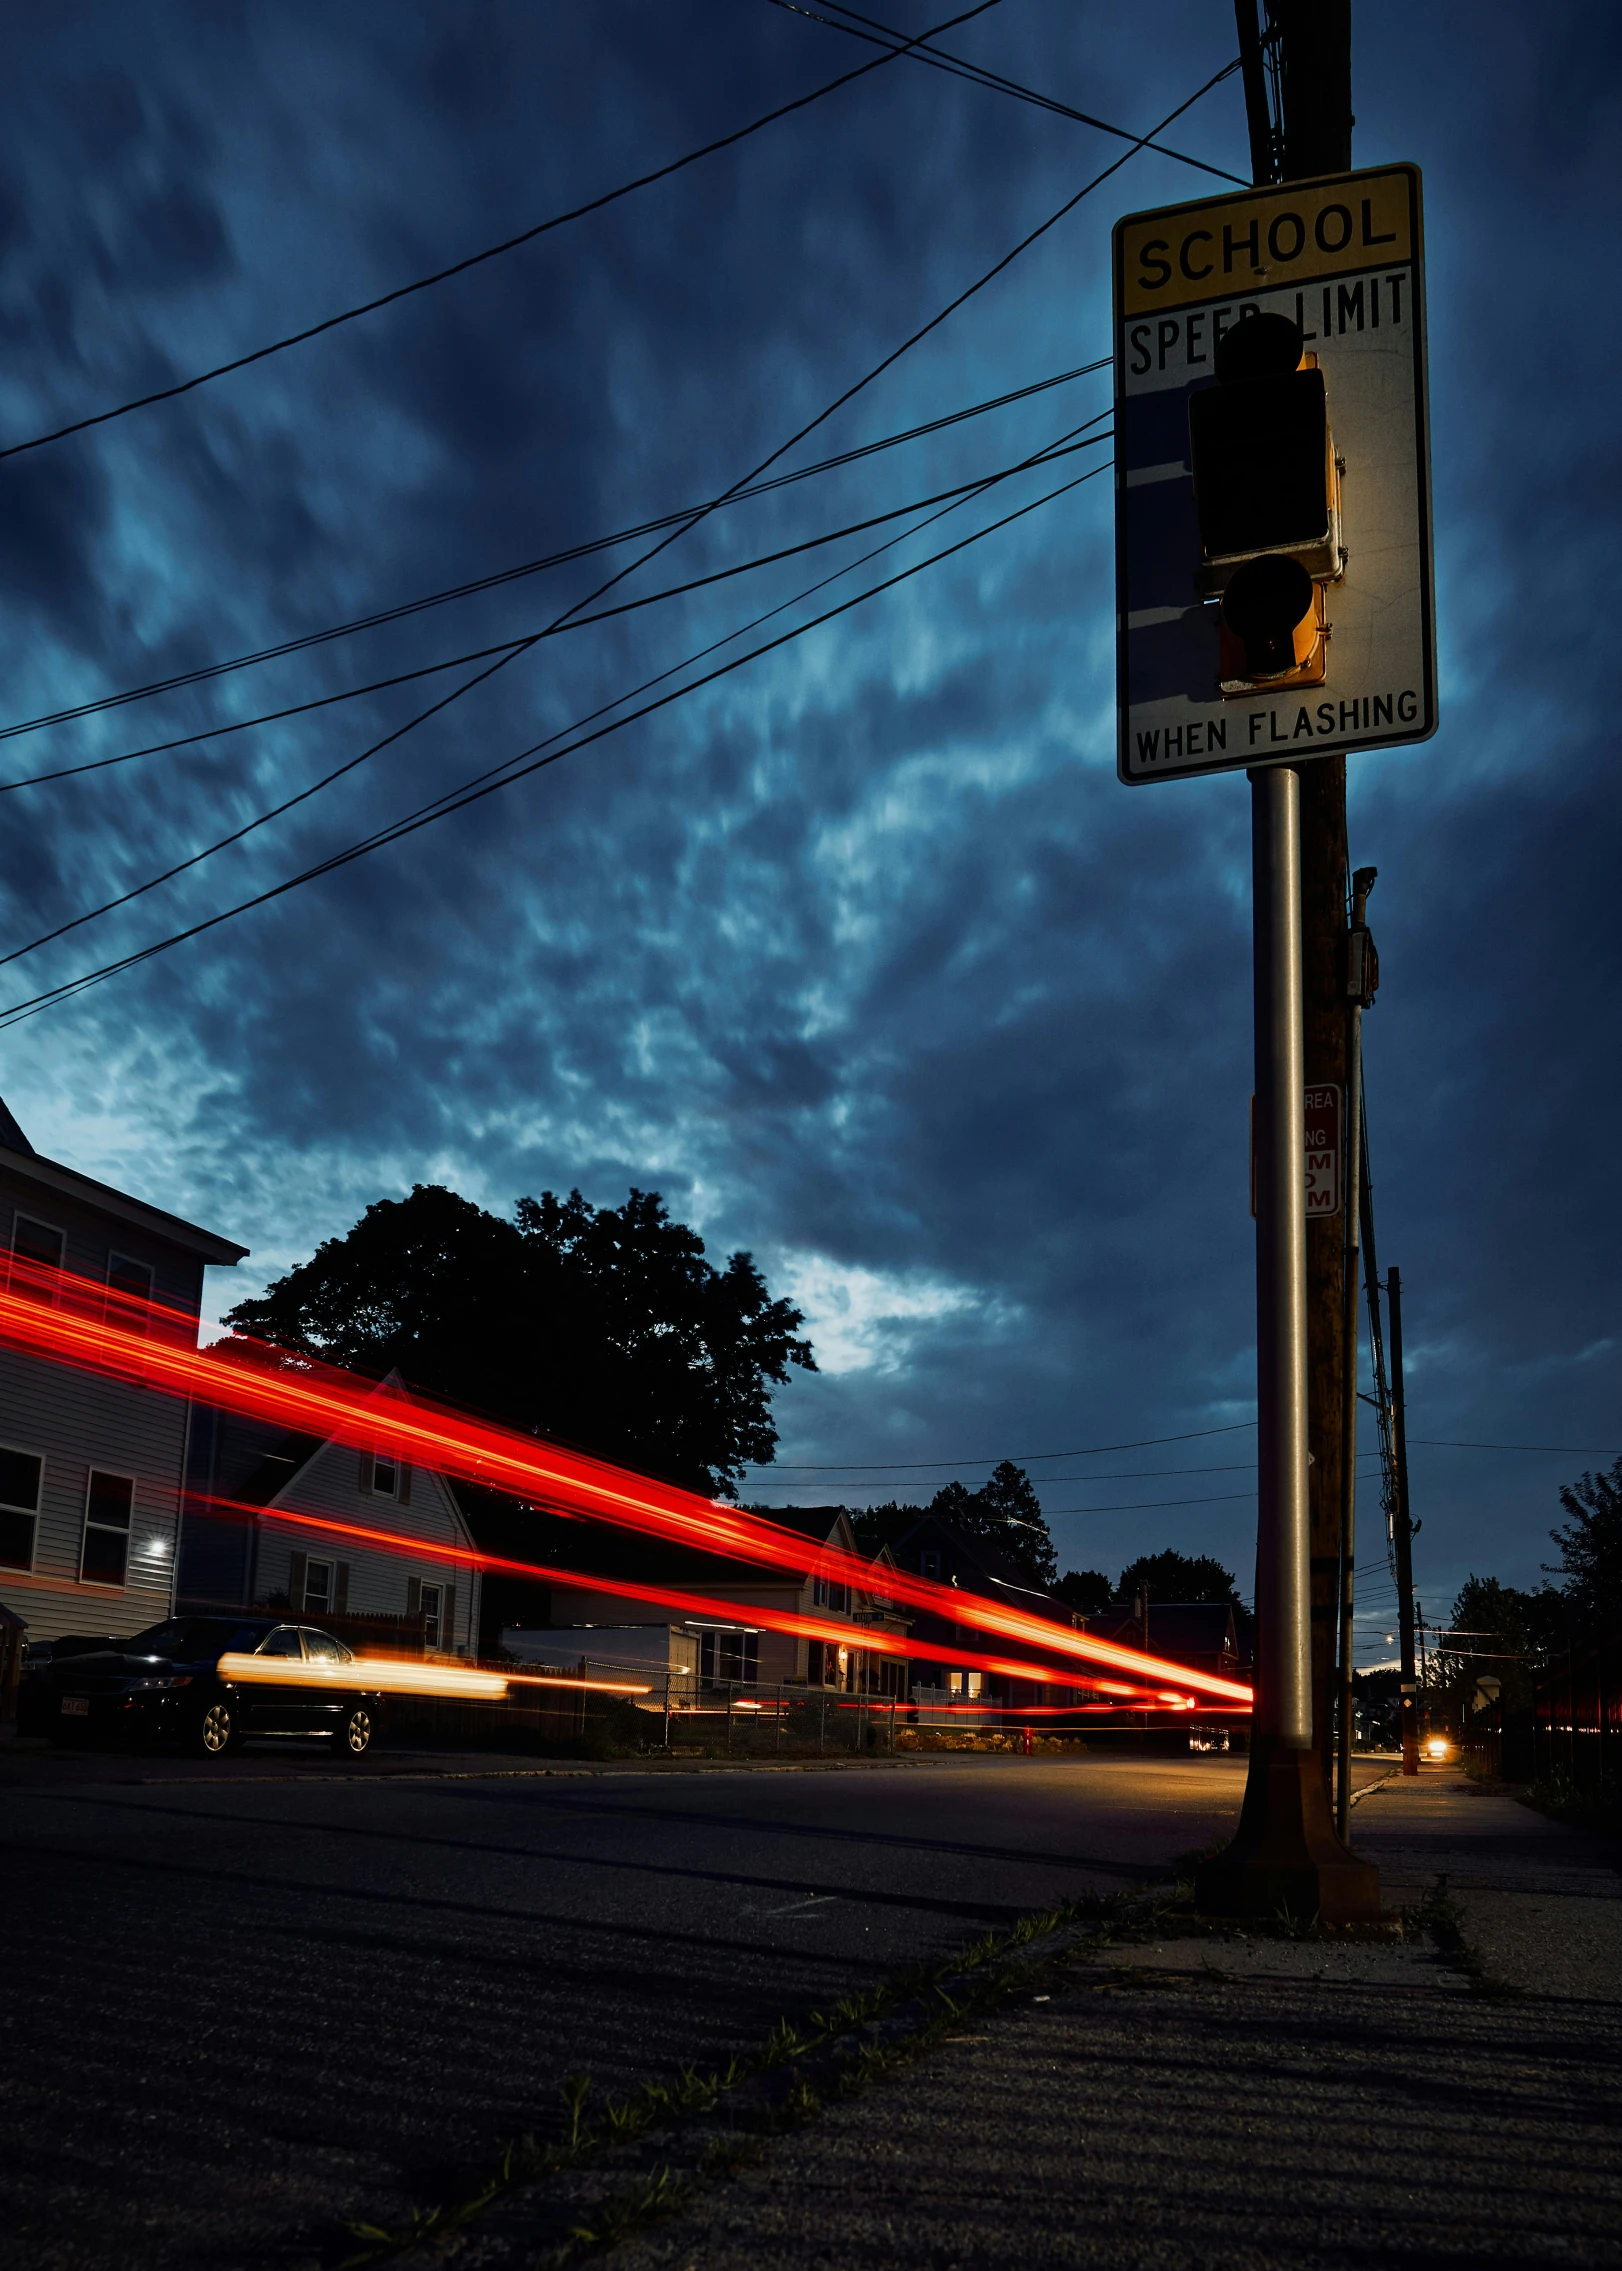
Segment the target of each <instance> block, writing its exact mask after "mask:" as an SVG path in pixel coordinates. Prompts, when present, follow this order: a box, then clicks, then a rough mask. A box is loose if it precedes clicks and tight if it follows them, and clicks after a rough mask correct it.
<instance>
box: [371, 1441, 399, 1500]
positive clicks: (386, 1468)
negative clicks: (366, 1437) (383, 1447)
mask: <svg viewBox="0 0 1622 2271" xmlns="http://www.w3.org/2000/svg"><path fill="white" fill-rule="evenodd" d="M399 1488H400V1469H399V1466H398V1464H397V1463H396V1461H395V1460H394V1459H393V1458H392V1457H391V1456H390V1455H389V1453H388V1452H387V1451H374V1452H373V1454H372V1491H373V1495H374V1496H375V1497H378V1498H393V1497H395V1496H396V1495H397V1494H398V1492H399Z"/></svg>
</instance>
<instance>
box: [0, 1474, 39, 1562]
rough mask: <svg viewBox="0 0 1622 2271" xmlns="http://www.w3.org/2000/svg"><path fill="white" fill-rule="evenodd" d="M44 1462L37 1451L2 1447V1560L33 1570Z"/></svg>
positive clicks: (0, 1506)
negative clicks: (35, 1530) (35, 1532)
mask: <svg viewBox="0 0 1622 2271" xmlns="http://www.w3.org/2000/svg"><path fill="white" fill-rule="evenodd" d="M44 1473H45V1461H44V1460H43V1459H42V1458H41V1457H40V1456H39V1454H38V1453H37V1452H36V1451H12V1450H6V1449H0V1563H3V1564H4V1565H5V1567H6V1568H7V1569H32V1567H33V1566H34V1529H35V1525H36V1523H37V1522H38V1519H39V1490H40V1482H41V1479H42V1477H43V1475H44Z"/></svg>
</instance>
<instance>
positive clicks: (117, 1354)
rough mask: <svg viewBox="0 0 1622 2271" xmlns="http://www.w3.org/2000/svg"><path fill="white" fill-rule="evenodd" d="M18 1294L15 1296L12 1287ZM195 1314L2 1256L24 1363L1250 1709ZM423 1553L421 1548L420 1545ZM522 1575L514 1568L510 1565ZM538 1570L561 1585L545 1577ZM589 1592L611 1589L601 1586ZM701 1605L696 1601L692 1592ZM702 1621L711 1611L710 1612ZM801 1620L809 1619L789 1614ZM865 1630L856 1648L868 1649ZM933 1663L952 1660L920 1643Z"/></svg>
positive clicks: (1191, 1676) (1212, 1688)
mask: <svg viewBox="0 0 1622 2271" xmlns="http://www.w3.org/2000/svg"><path fill="white" fill-rule="evenodd" d="M19 1288H22V1289H24V1290H19ZM195 1330H196V1320H195V1318H193V1317H192V1316H190V1315H189V1314H188V1313H186V1312H183V1311H176V1310H173V1309H169V1308H167V1307H165V1306H164V1305H163V1304H161V1303H158V1302H153V1301H142V1300H140V1299H138V1298H136V1297H135V1296H132V1295H127V1294H121V1293H118V1292H116V1291H114V1290H113V1289H112V1288H110V1287H107V1286H104V1285H98V1284H97V1283H95V1281H94V1280H92V1279H87V1278H81V1277H75V1276H74V1275H72V1273H70V1272H68V1271H62V1270H54V1269H50V1268H47V1267H45V1266H43V1265H41V1264H37V1263H30V1262H27V1261H25V1260H24V1259H23V1257H22V1256H20V1255H13V1256H12V1257H11V1273H10V1280H9V1283H8V1286H7V1289H6V1290H5V1292H4V1293H0V1343H4V1344H5V1345H7V1346H10V1347H12V1348H15V1349H18V1350H21V1351H22V1352H24V1353H25V1354H29V1355H33V1356H36V1357H42V1358H45V1359H47V1360H49V1361H51V1362H55V1363H59V1364H67V1365H71V1366H73V1367H74V1368H75V1369H76V1370H80V1371H88V1372H94V1373H97V1374H99V1375H101V1376H102V1377H104V1378H111V1379H122V1380H133V1381H138V1382H140V1383H141V1384H143V1385H144V1386H147V1387H150V1388H155V1389H159V1390H161V1391H163V1392H165V1393H167V1394H170V1395H173V1396H177V1397H180V1398H183V1399H195V1400H196V1401H198V1402H201V1403H207V1404H212V1405H215V1406H217V1407H219V1408H221V1409H223V1410H227V1411H232V1412H236V1413H237V1414H239V1415H240V1416H243V1417H246V1418H252V1419H265V1420H273V1421H275V1422H277V1423H278V1424H279V1425H281V1426H283V1427H287V1428H289V1429H292V1430H294V1431H296V1432H298V1433H300V1434H305V1435H311V1436H314V1437H315V1438H316V1439H317V1440H318V1441H334V1442H340V1443H345V1444H349V1445H351V1446H353V1447H355V1448H357V1449H361V1450H375V1449H377V1448H379V1447H383V1448H386V1449H388V1450H389V1451H391V1452H392V1453H393V1454H394V1455H395V1456H396V1457H397V1458H401V1459H405V1460H408V1461H410V1462H411V1463H412V1464H413V1465H416V1466H421V1467H425V1468H428V1469H430V1470H438V1471H439V1472H441V1473H444V1474H450V1475H455V1476H458V1477H459V1478H461V1479H462V1480H463V1481H466V1482H476V1483H481V1484H483V1485H485V1486H486V1487H487V1488H491V1489H495V1490H500V1491H505V1492H507V1493H509V1494H510V1495H511V1496H513V1497H517V1498H521V1499H525V1500H530V1501H534V1500H540V1501H542V1502H543V1503H545V1504H546V1505H548V1506H550V1507H552V1508H554V1509H555V1510H556V1511H557V1512H559V1513H563V1514H570V1515H575V1516H586V1517H590V1518H594V1519H597V1520H600V1521H605V1522H608V1523H612V1524H615V1525H617V1526H619V1527H621V1528H625V1529H630V1530H633V1531H636V1532H639V1533H640V1534H642V1535H644V1536H650V1537H659V1538H665V1539H670V1540H673V1541H676V1542H678V1543H680V1544H684V1545H688V1546H692V1547H694V1548H696V1549H698V1550H699V1551H701V1552H704V1553H710V1554H717V1555H721V1556H723V1557H725V1558H728V1559H732V1560H738V1561H744V1562H751V1563H754V1564H755V1565H756V1566H762V1565H764V1566H766V1567H769V1568H776V1569H785V1570H791V1571H793V1572H794V1573H795V1574H796V1575H799V1576H806V1575H810V1574H812V1573H815V1574H817V1575H819V1576H826V1577H830V1578H834V1579H837V1580H839V1581H841V1582H843V1583H846V1584H850V1585H853V1586H855V1587H856V1588H857V1589H858V1590H859V1591H862V1592H873V1591H875V1590H878V1589H879V1585H882V1591H883V1593H884V1595H885V1597H886V1598H889V1599H893V1600H897V1601H901V1602H904V1603H905V1604H906V1605H907V1606H908V1607H911V1608H920V1609H923V1610H925V1611H928V1612H930V1613H932V1614H934V1615H936V1616H938V1617H942V1618H944V1619H945V1620H947V1621H948V1622H950V1623H953V1624H956V1625H959V1626H962V1625H968V1626H970V1627H972V1628H974V1629H975V1630H977V1631H980V1632H983V1633H986V1634H988V1635H989V1636H991V1637H992V1638H994V1639H996V1640H1000V1641H1002V1642H1004V1643H1006V1642H1009V1641H1013V1642H1014V1643H1016V1644H1017V1645H1019V1646H1022V1647H1025V1648H1031V1649H1035V1650H1036V1651H1038V1652H1039V1653H1040V1654H1041V1655H1042V1656H1045V1657H1049V1658H1052V1657H1055V1656H1057V1657H1059V1658H1061V1659H1065V1660H1073V1663H1074V1666H1075V1667H1077V1668H1079V1667H1080V1666H1083V1665H1085V1666H1087V1667H1088V1668H1089V1669H1090V1670H1091V1669H1092V1668H1094V1667H1102V1668H1106V1669H1108V1670H1110V1671H1113V1672H1116V1673H1118V1674H1119V1673H1124V1674H1127V1675H1128V1676H1132V1675H1136V1683H1137V1684H1136V1687H1135V1689H1134V1692H1137V1691H1138V1690H1139V1689H1141V1688H1142V1687H1144V1686H1149V1687H1151V1688H1152V1689H1154V1690H1158V1689H1159V1688H1160V1687H1161V1686H1162V1685H1163V1684H1165V1683H1168V1682H1171V1681H1175V1682H1176V1683H1177V1686H1178V1688H1179V1689H1182V1688H1185V1687H1192V1688H1195V1689H1197V1690H1198V1691H1200V1692H1201V1693H1202V1694H1204V1695H1206V1696H1209V1697H1212V1698H1217V1699H1220V1700H1221V1701H1222V1702H1224V1703H1228V1704H1237V1705H1248V1704H1249V1703H1250V1702H1251V1700H1252V1697H1251V1690H1250V1689H1249V1688H1248V1687H1246V1686H1244V1685H1242V1684H1241V1683H1240V1682H1238V1681H1236V1680H1227V1679H1223V1678H1221V1677H1219V1676H1218V1675H1217V1674H1215V1673H1210V1672H1201V1671H1196V1670H1194V1669H1193V1668H1192V1667H1190V1666H1189V1665H1186V1664H1176V1663H1172V1662H1170V1661H1168V1660H1167V1659H1165V1658H1163V1657H1159V1656H1152V1655H1149V1654H1147V1653H1146V1652H1144V1651H1142V1650H1139V1649H1134V1648H1124V1647H1122V1646H1120V1645H1119V1644H1118V1643H1117V1642H1114V1641H1108V1640H1100V1639H1098V1638H1097V1637H1095V1636H1094V1635H1093V1634H1091V1633H1083V1632H1079V1631H1076V1630H1073V1629H1069V1630H1067V1629H1066V1628H1065V1627H1064V1626H1062V1625H1055V1624H1052V1623H1050V1622H1049V1621H1048V1620H1047V1619H1046V1618H1043V1617H1038V1616H1033V1615H1031V1614H1030V1613H1029V1612H1028V1611H1025V1610H1021V1609H1014V1608H1009V1607H1007V1606H1005V1605H1004V1604H1003V1603H1001V1602H999V1601H993V1600H989V1599H987V1598H986V1597H985V1596H984V1595H982V1594H978V1593H967V1592H963V1591H961V1590H960V1589H959V1588H958V1587H957V1586H954V1585H945V1584H940V1583H938V1582H936V1581H934V1580H932V1579H929V1578H922V1577H913V1576H911V1575H910V1574H909V1573H908V1572H906V1571H900V1570H886V1571H885V1572H884V1574H883V1577H882V1579H881V1580H880V1581H879V1582H878V1584H876V1583H875V1576H874V1572H873V1570H872V1569H871V1567H870V1566H869V1565H868V1563H867V1562H865V1561H864V1560H863V1559H862V1558H861V1556H860V1555H858V1554H851V1553H846V1552H844V1551H843V1550H841V1549H839V1548H837V1547H832V1546H827V1545H816V1544H813V1543H812V1541H810V1540H809V1539H807V1538H805V1537H802V1536H801V1535H800V1534H799V1533H798V1532H797V1531H792V1530H784V1529H779V1528H778V1527H777V1526H776V1525H775V1524H773V1523H769V1522H763V1521H761V1520H759V1519H758V1518H757V1517H756V1516H753V1515H749V1514H745V1513H743V1512H742V1511H741V1510H740V1509H738V1508H736V1507H731V1506H723V1505H719V1504H717V1503H716V1502H715V1501H713V1500H711V1499H705V1498H701V1497H699V1496H698V1495H697V1494H696V1493H695V1492H692V1491H685V1490H679V1489H677V1488H676V1487H675V1486H674V1485H673V1484H670V1483H661V1482H655V1481H652V1480H650V1479H649V1478H648V1477H646V1476H643V1475H636V1474H632V1473H629V1472H628V1471H627V1470H625V1469H624V1468H620V1467H613V1466H610V1465H609V1464H608V1463H607V1462H606V1461H604V1460H600V1459H591V1458H587V1457H585V1456H584V1455H583V1454H582V1453H580V1452H575V1451H565V1450H563V1449H561V1448H560V1447H559V1446H558V1445H556V1444H552V1443H546V1442H543V1441H541V1440H539V1439H537V1438H536V1437H533V1436H527V1435H522V1434H520V1433H519V1432H518V1431H517V1430H516V1429H512V1428H505V1427H498V1426H494V1425H492V1424H491V1423H490V1422H488V1421H483V1420H478V1419H474V1418H472V1417H471V1416H469V1415H468V1414H466V1413H461V1412H455V1411H452V1410H450V1409H448V1408H445V1407H441V1406H438V1405H435V1404H433V1403H432V1402H429V1401H425V1400H423V1399H421V1398H414V1399H413V1400H412V1401H411V1402H409V1403H407V1402H405V1401H404V1400H403V1399H400V1398H396V1397H395V1396H394V1395H393V1394H392V1393H391V1392H390V1391H389V1390H388V1389H386V1388H384V1387H380V1386H379V1384H378V1383H377V1382H376V1381H372V1380H365V1379H361V1378H359V1377H357V1376H356V1375H354V1374H352V1373H347V1372H344V1371H342V1370H340V1369H339V1367H337V1366H336V1365H329V1364H324V1363H317V1362H315V1361H312V1360H309V1359H306V1358H303V1357H294V1356H290V1355H289V1353H288V1352H287V1351H286V1350H282V1349H276V1348H265V1347H262V1346H260V1345H259V1344H256V1343H253V1342H247V1341H243V1340H240V1339H239V1340H235V1341H232V1342H230V1343H226V1344H222V1346H223V1347H224V1348H226V1349H228V1350H229V1355H223V1354H220V1353H215V1352H213V1351H208V1350H202V1349H199V1348H197V1347H196V1346H195V1345H194V1337H195ZM419 1550H420V1549H419ZM520 1566H523V1565H520ZM541 1574H544V1575H549V1576H553V1577H555V1576H556V1575H557V1574H558V1573H557V1572H553V1571H547V1572H542V1573H541ZM593 1586H594V1589H600V1590H604V1591H607V1590H609V1589H610V1588H609V1587H607V1586H606V1585H603V1584H602V1581H601V1580H594V1581H593ZM625 1592H626V1596H627V1597H628V1598H640V1599H655V1598H658V1597H659V1596H658V1594H657V1593H656V1592H655V1591H650V1590H649V1589H647V1588H629V1587H627V1588H625ZM688 1597H689V1598H690V1599H693V1600H695V1601H696V1600H697V1599H698V1598H699V1596H697V1595H692V1596H688ZM722 1609H723V1613H724V1615H725V1616H726V1617H727V1619H728V1621H733V1622H743V1623H747V1624H764V1622H765V1621H766V1620H765V1617H764V1615H763V1612H761V1611H759V1610H756V1609H750V1610H749V1611H748V1613H747V1615H745V1616H743V1617H741V1618H740V1616H739V1612H738V1608H737V1605H736V1604H733V1603H725V1604H722ZM704 1613H714V1612H713V1610H710V1611H706V1612H704ZM798 1621H800V1622H803V1623H804V1624H806V1625H807V1626H810V1625H813V1624H815V1621H816V1620H814V1619H810V1620H798ZM814 1637H820V1638H824V1639H826V1638H829V1637H836V1638H837V1640H838V1641H840V1642H842V1643H845V1644H849V1641H850V1628H849V1627H838V1628H834V1631H833V1632H832V1633H830V1632H829V1631H827V1630H819V1631H818V1632H817V1633H816V1634H815V1635H814ZM872 1644H873V1643H872V1639H871V1636H868V1635H864V1637H863V1641H862V1643H861V1645H863V1646H870V1645H872ZM929 1654H930V1658H931V1660H934V1659H936V1658H937V1657H939V1658H940V1660H942V1661H947V1660H949V1659H947V1658H946V1657H945V1656H944V1655H943V1653H942V1651H940V1650H938V1649H936V1648H935V1647H934V1646H933V1644H931V1645H930V1649H929ZM976 1663H977V1665H978V1666H982V1667H984V1668H987V1669H989V1668H992V1667H993V1664H994V1663H995V1664H996V1668H998V1669H1004V1668H1006V1670H1007V1672H1008V1674H1009V1676H1011V1677H1014V1678H1019V1679H1030V1678H1032V1677H1035V1678H1038V1679H1041V1680H1044V1681H1047V1680H1051V1681H1055V1682H1058V1683H1059V1684H1065V1683H1067V1682H1068V1683H1070V1684H1077V1685H1080V1684H1088V1685H1092V1684H1097V1683H1096V1674H1095V1677H1094V1679H1093V1680H1088V1681H1082V1680H1080V1679H1078V1676H1077V1669H1070V1670H1067V1671H1064V1672H1055V1671H1052V1670H1037V1669H1036V1668H1035V1667H1021V1668H1020V1669H1018V1670H1015V1669H1014V1668H1013V1666H1012V1665H1011V1664H1007V1665H1006V1666H1005V1665H1004V1664H1002V1663H997V1660H995V1659H991V1658H980V1659H976Z"/></svg>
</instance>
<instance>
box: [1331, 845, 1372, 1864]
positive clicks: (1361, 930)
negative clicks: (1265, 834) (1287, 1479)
mask: <svg viewBox="0 0 1622 2271" xmlns="http://www.w3.org/2000/svg"><path fill="white" fill-rule="evenodd" d="M1377 872H1378V871H1377V870H1376V869H1375V868H1372V867H1360V868H1359V869H1358V871H1357V873H1356V874H1355V875H1354V876H1353V877H1352V927H1351V929H1350V930H1349V931H1348V932H1347V934H1346V1110H1345V1112H1344V1114H1343V1115H1342V1117H1343V1120H1344V1123H1345V1134H1344V1137H1343V1139H1342V1140H1343V1142H1344V1145H1345V1152H1346V1184H1345V1194H1344V1204H1345V1210H1346V1212H1345V1225H1346V1228H1345V1240H1344V1254H1343V1258H1342V1274H1341V1348H1342V1359H1343V1361H1342V1368H1341V1438H1340V1635H1339V1641H1338V1649H1337V1653H1338V1661H1339V1679H1338V1683H1337V1684H1338V1688H1339V1695H1338V1699H1337V1700H1338V1710H1337V1714H1336V1751H1337V1758H1338V1772H1337V1773H1336V1776H1335V1827H1336V1829H1337V1830H1338V1831H1339V1833H1340V1835H1341V1837H1342V1838H1343V1839H1344V1838H1345V1837H1347V1836H1348V1835H1349V1834H1350V1827H1351V1818H1352V1670H1353V1633H1352V1610H1353V1606H1354V1601H1355V1585H1354V1579H1355V1577H1356V1565H1357V1292H1358V1286H1357V1275H1358V1263H1359V1260H1360V1258H1361V1255H1360V1249H1361V1246H1362V1232H1363V1207H1362V1201H1363V1175H1364V1167H1363V1012H1364V1010H1365V1009H1366V1008H1367V1007H1368V1005H1369V1003H1370V1002H1371V1001H1372V1000H1373V999H1374V991H1375V987H1376V986H1377V985H1378V984H1379V971H1380V965H1379V958H1378V957H1377V955H1376V954H1375V951H1374V941H1373V940H1372V939H1371V938H1370V936H1369V932H1368V923H1367V921H1366V919H1365V918H1366V916H1367V913H1368V904H1369V893H1370V892H1371V891H1372V890H1373V889H1374V879H1375V875H1376V874H1377Z"/></svg>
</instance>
